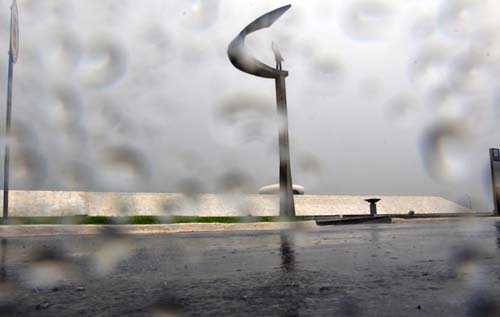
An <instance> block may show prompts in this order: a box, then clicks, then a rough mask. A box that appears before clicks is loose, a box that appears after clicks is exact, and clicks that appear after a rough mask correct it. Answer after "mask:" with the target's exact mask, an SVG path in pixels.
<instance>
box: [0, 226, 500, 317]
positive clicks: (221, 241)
mask: <svg viewBox="0 0 500 317" xmlns="http://www.w3.org/2000/svg"><path fill="white" fill-rule="evenodd" d="M498 230H499V229H498V228H497V226H496V224H495V223H494V222H493V221H486V220H481V221H473V222H445V223H412V224H378V225H377V224H372V225H352V226H334V227H323V228H318V229H314V230H309V231H301V232H294V231H292V232H289V233H286V234H285V233H280V232H261V233H248V232H225V233H210V234H208V233H192V234H176V235H154V236H134V237H125V238H123V239H111V240H110V239H109V238H108V239H104V237H102V236H80V237H78V236H71V237H51V238H17V239H9V240H7V245H6V248H4V250H3V251H5V263H4V264H3V268H4V269H5V272H4V273H5V280H6V282H5V283H3V284H0V286H1V287H0V303H1V305H2V307H1V308H0V309H1V313H2V314H4V315H6V316H167V315H168V314H167V313H170V314H173V313H178V314H184V315H188V316H487V314H488V313H491V316H500V313H499V310H498V306H497V304H496V302H497V299H498V297H499V295H500V256H499V252H500V249H499V247H500V242H499V241H500V240H499V239H500V234H499V233H498V232H499V231H498ZM110 241H112V243H110ZM36 250H38V252H41V251H40V250H42V251H43V252H45V253H44V254H45V255H43V256H40V255H39V256H38V260H37V258H36V256H35V255H34V252H35V251H36ZM47 250H48V251H49V252H47ZM126 251H129V253H128V256H126V255H127V252H126ZM43 252H42V253H43ZM47 254H48V255H47ZM44 256H45V257H44ZM120 258H122V260H121V261H118V260H119V259H120ZM113 260H116V261H118V262H117V263H118V265H117V266H116V267H114V269H113ZM40 267H45V268H46V270H45V271H43V270H42V271H36V268H40ZM47 267H48V268H49V269H47ZM111 269H113V270H112V271H110V272H106V271H107V270H111ZM37 272H38V273H37ZM63 273H65V276H64V279H63V280H62V281H60V282H57V283H55V284H54V285H49V286H47V287H42V286H40V285H35V284H36V283H42V282H44V281H45V282H54V281H55V278H56V277H57V276H60V275H61V274H63ZM162 313H163V315H162ZM168 316H170V315H168Z"/></svg>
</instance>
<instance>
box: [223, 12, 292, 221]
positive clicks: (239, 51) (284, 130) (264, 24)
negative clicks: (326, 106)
mask: <svg viewBox="0 0 500 317" xmlns="http://www.w3.org/2000/svg"><path fill="white" fill-rule="evenodd" d="M290 7H291V6H290V5H286V6H283V7H281V8H278V9H276V10H273V11H271V12H268V13H266V14H264V15H262V16H260V17H259V18H257V19H256V20H255V21H253V22H252V23H250V24H249V25H248V26H247V27H246V28H244V29H243V30H242V31H241V32H240V33H239V34H238V36H237V37H236V38H235V39H234V40H233V41H232V42H231V43H230V44H229V47H228V49H227V55H228V57H229V60H230V61H231V63H232V64H233V65H234V67H236V68H238V69H239V70H241V71H243V72H246V73H249V74H251V75H255V76H258V77H264V78H273V79H274V80H275V82H276V102H277V107H278V115H279V123H280V124H279V160H280V168H279V172H280V216H287V217H291V216H295V202H294V199H293V185H292V173H291V167H290V148H289V140H288V116H287V104H286V87H285V78H286V77H287V76H288V72H287V71H286V70H282V68H281V62H282V61H283V57H282V56H281V54H280V53H279V51H278V50H277V48H276V47H275V46H274V43H273V45H272V48H273V52H274V56H275V59H276V68H272V67H271V66H268V65H266V64H264V63H262V62H260V61H258V60H257V59H255V58H254V57H252V56H251V55H250V54H248V53H247V52H246V51H245V38H246V36H247V35H248V34H250V33H252V32H255V31H258V30H260V29H263V28H268V27H270V26H271V25H272V24H273V23H274V22H275V21H276V20H277V19H279V17H281V16H282V15H283V14H284V13H285V12H286V11H287V10H288V9H290Z"/></svg>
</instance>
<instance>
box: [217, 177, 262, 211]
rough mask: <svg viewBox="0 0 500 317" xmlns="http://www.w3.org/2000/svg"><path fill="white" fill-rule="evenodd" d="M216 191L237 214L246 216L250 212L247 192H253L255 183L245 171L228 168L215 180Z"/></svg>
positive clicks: (250, 207) (250, 203)
mask: <svg viewBox="0 0 500 317" xmlns="http://www.w3.org/2000/svg"><path fill="white" fill-rule="evenodd" d="M217 189H218V191H220V192H222V194H223V199H224V203H225V205H226V206H227V207H228V208H229V209H230V210H232V211H235V212H236V214H237V215H241V216H247V215H248V214H249V213H251V212H252V206H253V204H252V202H251V201H250V200H249V197H248V194H250V193H255V192H256V190H255V185H254V181H253V179H251V178H250V177H249V176H248V175H246V174H245V173H243V172H241V171H238V170H228V171H226V172H225V173H224V174H222V175H221V177H220V178H219V181H218V182H217Z"/></svg>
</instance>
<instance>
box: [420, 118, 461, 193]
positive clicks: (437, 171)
mask: <svg viewBox="0 0 500 317" xmlns="http://www.w3.org/2000/svg"><path fill="white" fill-rule="evenodd" d="M470 143H471V137H470V134H469V133H468V131H467V130H466V129H465V128H464V127H463V126H462V125H461V124H460V123H459V122H451V121H450V122H439V123H436V124H434V125H433V126H431V127H430V128H429V129H428V130H427V131H426V132H425V133H424V135H423V138H422V140H421V157H422V161H423V164H424V167H425V169H426V170H427V172H428V173H429V174H430V175H431V176H432V177H433V178H434V179H436V180H438V181H441V182H445V183H454V182H458V181H461V180H463V179H464V178H465V176H466V175H467V171H468V168H467V165H468V159H469V157H468V155H467V153H468V152H469V151H468V147H469V146H470Z"/></svg>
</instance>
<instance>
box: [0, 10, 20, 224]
mask: <svg viewBox="0 0 500 317" xmlns="http://www.w3.org/2000/svg"><path fill="white" fill-rule="evenodd" d="M18 57H19V20H18V13H17V3H16V0H13V1H12V6H11V7H10V42H9V74H8V83H7V116H6V122H5V160H4V171H3V173H4V174H3V219H4V220H5V219H7V218H8V217H9V163H10V162H9V161H10V148H9V141H10V140H9V139H10V123H11V114H12V79H13V77H14V64H15V63H16V62H17V58H18Z"/></svg>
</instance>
